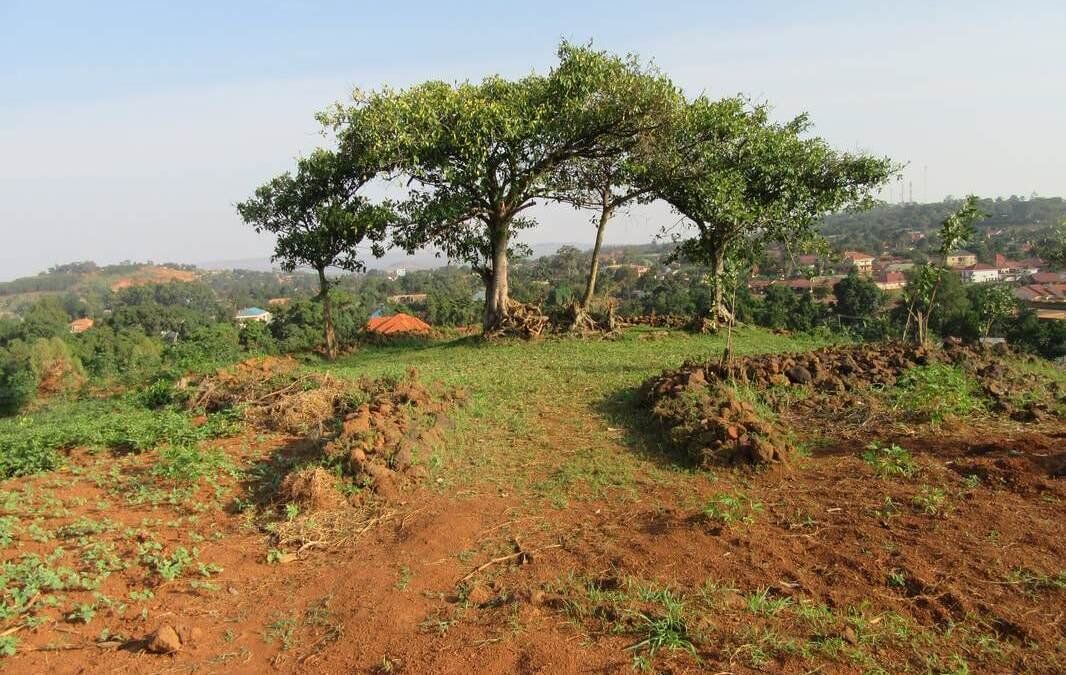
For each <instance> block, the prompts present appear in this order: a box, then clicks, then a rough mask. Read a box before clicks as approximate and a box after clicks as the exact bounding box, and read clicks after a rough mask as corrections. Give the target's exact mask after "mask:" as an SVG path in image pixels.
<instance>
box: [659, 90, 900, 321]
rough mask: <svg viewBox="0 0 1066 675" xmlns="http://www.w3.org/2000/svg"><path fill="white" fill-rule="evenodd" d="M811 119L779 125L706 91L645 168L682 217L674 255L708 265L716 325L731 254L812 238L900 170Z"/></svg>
mask: <svg viewBox="0 0 1066 675" xmlns="http://www.w3.org/2000/svg"><path fill="white" fill-rule="evenodd" d="M810 127H811V125H810V122H809V120H808V118H807V116H806V115H800V116H799V117H796V118H794V119H792V120H790V121H788V122H783V123H779V122H774V121H772V120H771V119H770V116H769V110H768V108H767V107H766V106H764V105H753V104H751V103H749V102H748V101H747V100H745V99H743V98H740V97H734V98H725V99H721V100H717V101H712V100H710V99H707V98H706V97H702V96H701V97H699V98H697V99H696V100H694V101H692V102H691V103H690V104H689V105H688V106H687V109H686V110H685V112H684V114H683V116H682V118H681V120H680V121H679V123H678V124H677V125H675V126H674V129H673V138H672V140H671V142H670V143H671V149H670V151H669V152H667V153H665V155H663V160H662V161H661V162H660V163H659V164H658V166H656V167H653V169H652V170H650V171H647V172H646V173H645V174H644V177H643V180H644V181H647V183H648V185H650V187H651V188H652V194H654V195H655V196H656V197H658V198H660V199H663V200H664V201H666V202H667V203H669V204H670V205H671V206H672V207H673V208H674V209H675V210H676V211H677V212H678V213H679V214H681V215H682V216H683V217H684V224H685V226H686V230H684V231H683V232H682V233H680V234H679V233H676V232H675V240H676V241H677V242H678V244H679V246H678V249H677V255H679V256H681V257H684V258H686V259H688V260H690V261H692V262H697V263H702V264H706V265H707V266H708V267H710V270H711V283H712V291H713V302H712V306H711V310H710V315H709V316H708V317H706V318H707V319H708V320H709V321H710V323H711V325H712V326H714V327H717V326H718V325H720V324H721V323H722V322H726V323H729V322H731V321H732V314H731V312H730V311H729V309H728V308H727V307H726V304H725V301H724V288H723V278H724V274H725V264H726V260H727V259H728V258H730V257H731V256H742V255H747V254H750V252H751V251H752V250H753V249H755V250H758V249H761V248H762V247H764V246H765V245H767V244H769V243H778V244H783V245H785V246H786V247H789V248H803V247H807V246H811V245H814V244H816V243H817V242H819V241H820V236H819V235H818V233H817V230H816V225H817V223H818V222H819V221H820V219H821V218H822V217H823V216H825V215H826V214H829V213H832V212H834V211H838V210H840V209H843V208H845V207H859V206H863V205H865V204H868V203H870V202H871V201H872V195H873V193H874V191H875V190H876V189H877V188H879V187H880V186H882V185H883V184H884V183H885V182H886V181H887V180H888V179H889V178H890V177H891V176H892V174H893V173H894V172H895V170H896V167H895V166H894V165H893V163H892V162H891V161H889V160H888V159H886V158H881V157H874V156H870V155H866V154H849V153H841V152H838V151H836V150H833V149H832V148H831V147H830V146H829V145H828V143H826V142H825V141H824V140H822V139H820V138H817V137H812V136H809V135H808V131H809V130H810Z"/></svg>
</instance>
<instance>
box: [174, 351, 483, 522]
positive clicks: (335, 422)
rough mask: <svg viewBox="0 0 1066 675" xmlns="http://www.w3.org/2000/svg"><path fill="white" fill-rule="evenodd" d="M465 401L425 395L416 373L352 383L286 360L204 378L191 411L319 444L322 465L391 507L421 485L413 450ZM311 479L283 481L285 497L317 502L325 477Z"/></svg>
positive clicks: (252, 362) (300, 476)
mask: <svg viewBox="0 0 1066 675" xmlns="http://www.w3.org/2000/svg"><path fill="white" fill-rule="evenodd" d="M463 396H464V394H463V392H461V391H444V390H431V389H430V388H427V387H426V385H424V384H423V383H422V382H421V381H419V379H418V372H417V371H415V370H414V369H409V370H408V371H407V373H406V375H404V376H403V377H400V378H382V379H378V380H371V379H367V378H361V379H359V380H356V381H353V380H347V379H342V378H338V377H335V376H333V375H330V374H328V373H314V372H301V370H300V368H299V364H298V363H297V362H296V361H295V360H293V359H291V358H276V357H267V358H258V359H249V360H247V361H244V362H241V363H239V364H237V365H235V366H232V367H230V368H225V369H222V370H219V371H218V372H217V373H215V374H214V375H211V376H208V377H205V378H203V379H202V380H201V381H200V382H199V383H197V384H196V388H195V391H194V395H193V396H191V397H190V398H189V407H191V408H193V409H197V410H201V409H202V410H206V411H219V410H225V409H232V410H237V411H240V413H241V415H242V416H243V418H244V419H245V421H247V422H248V423H250V424H251V425H253V426H254V427H255V428H257V429H261V430H264V431H277V432H283V433H287V434H293V435H307V436H310V437H311V438H312V439H314V441H315V442H316V443H320V444H321V457H320V459H321V461H323V462H326V463H327V464H329V465H330V466H339V467H340V468H341V470H342V472H343V473H344V474H345V475H346V476H348V477H350V478H351V479H353V480H355V481H356V482H357V483H358V484H359V485H363V486H366V487H369V488H371V489H372V490H373V492H374V493H376V494H377V495H379V496H380V497H382V498H384V499H386V500H393V499H397V498H398V497H399V496H400V493H401V489H402V487H403V486H404V485H405V484H407V483H413V482H417V481H420V480H421V479H422V478H424V477H425V475H426V471H425V469H424V467H422V466H419V465H416V464H415V449H416V448H417V447H418V446H419V445H423V444H424V443H425V441H426V439H427V437H429V436H431V435H432V434H434V433H435V429H436V427H437V426H438V425H439V424H440V423H441V421H442V420H443V418H444V416H445V414H446V412H447V411H448V410H449V409H450V408H451V407H452V406H453V405H454V404H455V403H456V402H457V401H458V400H460V399H461V398H462V397H463ZM312 473H313V472H311V470H307V469H304V470H301V471H298V472H296V474H293V475H290V476H289V477H287V478H286V479H285V480H286V483H285V484H283V485H282V496H283V497H287V498H288V501H297V502H301V503H312V502H317V501H320V500H319V498H318V497H316V496H315V494H317V493H322V492H324V490H325V487H324V486H325V485H326V481H325V477H328V473H327V472H324V471H323V472H322V474H314V475H312ZM323 474H325V475H323ZM318 506H319V507H322V505H321V504H319V505H318ZM323 508H324V507H323Z"/></svg>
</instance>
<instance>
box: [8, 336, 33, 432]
mask: <svg viewBox="0 0 1066 675" xmlns="http://www.w3.org/2000/svg"><path fill="white" fill-rule="evenodd" d="M36 393H37V376H36V375H35V374H34V372H33V368H32V366H30V358H29V351H28V350H27V349H26V347H25V344H24V343H22V342H21V341H16V342H14V343H12V345H11V346H10V347H8V348H6V349H0V415H13V414H14V413H16V412H18V411H19V410H20V409H21V408H22V407H23V406H25V405H26V404H28V403H29V402H30V401H32V400H33V397H34V395H35V394H36Z"/></svg>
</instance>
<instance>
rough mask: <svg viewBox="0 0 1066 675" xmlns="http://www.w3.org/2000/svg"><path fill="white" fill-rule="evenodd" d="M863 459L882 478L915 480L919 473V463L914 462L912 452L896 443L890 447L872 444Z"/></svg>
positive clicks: (867, 447)
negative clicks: (900, 477)
mask: <svg viewBox="0 0 1066 675" xmlns="http://www.w3.org/2000/svg"><path fill="white" fill-rule="evenodd" d="M862 459H863V461H864V462H866V463H867V464H869V465H870V466H872V467H873V468H874V472H875V473H876V474H877V475H878V477H880V478H893V477H895V476H902V477H904V478H913V477H914V476H915V475H916V474H917V473H918V463H917V462H916V461H914V457H912V456H911V453H910V451H908V450H906V449H904V448H901V447H900V446H898V445H896V444H894V443H893V444H892V445H889V446H883V445H881V444H880V443H877V442H876V441H875V442H873V443H870V444H869V445H868V446H866V452H864V453H862Z"/></svg>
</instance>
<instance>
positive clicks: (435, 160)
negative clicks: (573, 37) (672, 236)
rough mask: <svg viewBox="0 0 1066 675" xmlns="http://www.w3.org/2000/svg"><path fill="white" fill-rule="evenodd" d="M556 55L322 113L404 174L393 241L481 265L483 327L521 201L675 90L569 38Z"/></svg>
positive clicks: (492, 318) (637, 127)
mask: <svg viewBox="0 0 1066 675" xmlns="http://www.w3.org/2000/svg"><path fill="white" fill-rule="evenodd" d="M558 55H559V62H558V64H557V65H556V66H555V67H554V68H553V69H552V70H551V72H549V73H548V74H547V75H536V74H534V75H529V76H526V77H523V78H521V79H517V80H509V79H505V78H502V77H489V78H486V79H484V80H482V81H481V82H479V83H471V82H463V83H459V84H454V85H453V84H449V83H446V82H426V83H423V84H420V85H417V86H414V87H411V88H410V89H406V90H402V91H393V90H383V91H379V92H375V93H371V94H368V95H364V94H357V95H356V97H355V103H354V105H351V106H347V107H341V108H339V109H338V110H337V111H335V112H333V113H329V114H325V115H323V116H322V119H323V121H325V122H326V123H327V124H333V125H335V127H336V129H337V130H338V134H339V138H340V140H341V148H342V152H356V153H363V152H368V153H370V155H371V156H373V157H374V158H375V161H377V162H379V163H380V164H381V165H382V166H383V167H387V169H388V170H389V171H390V172H391V174H392V175H393V176H394V177H397V178H401V179H404V180H406V184H407V185H408V187H409V194H408V198H407V200H406V202H405V203H404V204H403V213H404V216H405V218H404V223H403V224H402V225H400V226H399V227H398V228H397V229H396V232H395V235H394V238H395V241H396V242H397V243H398V244H399V245H400V246H402V247H403V248H405V249H407V250H414V249H417V248H421V247H425V246H433V247H436V248H437V249H438V250H440V251H442V252H443V253H444V254H445V255H447V256H448V257H449V258H452V259H457V260H461V261H464V262H467V263H469V264H471V265H472V266H473V267H474V268H475V269H476V270H477V271H478V272H479V273H480V274H481V276H482V279H483V280H484V282H485V291H486V292H485V308H484V315H483V324H484V328H485V330H486V331H491V330H493V329H495V328H496V327H498V326H499V325H500V324H501V323H503V321H504V319H505V317H506V315H507V313H508V312H509V305H510V297H509V285H508V261H509V255H510V254H511V252H512V250H513V237H514V234H515V232H516V231H517V230H519V229H521V228H524V227H529V226H531V225H532V224H533V221H532V220H530V219H529V218H526V217H523V215H524V212H526V211H527V209H529V208H530V207H531V206H533V205H534V204H535V203H536V202H537V200H538V199H550V198H551V195H552V187H553V184H554V180H553V179H554V177H555V176H556V175H557V171H558V170H560V168H561V167H563V166H564V165H566V164H567V163H569V162H573V161H575V160H578V159H584V160H595V159H598V158H602V157H605V156H610V155H613V154H616V153H617V152H618V148H619V144H620V143H624V142H625V141H626V140H627V139H632V138H635V137H637V136H638V135H640V134H641V133H643V132H644V131H645V130H647V129H649V128H651V127H654V126H655V125H657V124H658V119H657V118H656V116H657V111H660V110H661V109H662V106H663V102H664V101H666V100H669V99H670V98H672V97H675V96H676V95H677V93H676V90H675V89H674V87H673V85H672V84H671V83H670V81H669V80H668V79H667V78H665V77H663V76H662V75H660V74H658V73H657V72H656V71H655V70H654V69H651V68H648V67H645V66H642V65H641V64H640V63H639V62H638V61H637V60H636V59H635V58H633V57H629V58H621V57H617V56H613V55H610V54H607V53H605V52H601V51H596V50H594V49H591V48H590V47H586V46H575V45H571V44H567V43H563V44H562V45H561V46H560V48H559V54H558Z"/></svg>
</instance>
